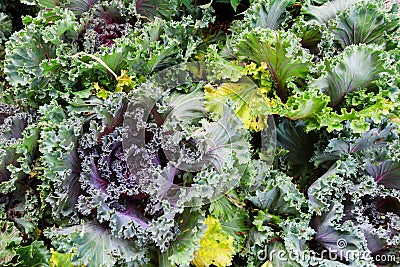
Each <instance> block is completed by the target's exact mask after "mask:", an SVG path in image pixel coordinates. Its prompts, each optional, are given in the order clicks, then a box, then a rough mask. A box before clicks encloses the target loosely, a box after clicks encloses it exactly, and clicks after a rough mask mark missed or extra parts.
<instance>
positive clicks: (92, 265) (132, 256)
mask: <svg viewBox="0 0 400 267" xmlns="http://www.w3.org/2000/svg"><path fill="white" fill-rule="evenodd" d="M46 234H47V236H48V237H49V238H51V240H52V243H53V245H54V247H55V248H56V249H57V250H60V252H64V253H73V255H72V258H71V262H72V263H73V264H74V265H79V264H83V265H85V266H87V267H100V266H104V267H108V266H115V264H116V263H117V261H121V262H126V263H128V264H129V263H132V264H135V263H137V264H140V263H143V260H144V259H145V253H146V248H144V247H140V246H139V245H138V244H135V243H134V242H133V241H130V240H126V239H121V238H116V237H114V236H113V235H111V233H110V231H109V229H107V228H106V227H105V226H101V225H98V224H97V223H94V222H87V223H85V224H82V225H77V226H72V227H69V228H65V229H59V230H58V229H51V230H48V231H47V233H46Z"/></svg>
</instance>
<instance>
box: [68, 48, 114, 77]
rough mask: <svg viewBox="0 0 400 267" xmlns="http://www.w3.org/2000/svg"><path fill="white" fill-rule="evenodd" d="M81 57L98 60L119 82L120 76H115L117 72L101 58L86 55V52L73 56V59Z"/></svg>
mask: <svg viewBox="0 0 400 267" xmlns="http://www.w3.org/2000/svg"><path fill="white" fill-rule="evenodd" d="M81 55H84V56H88V57H90V58H92V59H94V60H96V61H97V62H99V63H100V64H101V65H102V66H103V67H104V68H106V69H107V70H108V71H109V72H110V73H111V74H112V75H113V76H114V78H115V80H117V81H118V75H117V74H115V72H114V71H113V70H112V69H111V68H110V67H109V66H108V65H107V64H106V63H105V62H104V61H103V60H102V59H101V58H99V57H97V56H95V55H92V54H88V53H86V52H79V53H76V54H75V55H73V56H72V57H79V56H81Z"/></svg>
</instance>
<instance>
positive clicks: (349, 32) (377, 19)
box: [329, 1, 399, 48]
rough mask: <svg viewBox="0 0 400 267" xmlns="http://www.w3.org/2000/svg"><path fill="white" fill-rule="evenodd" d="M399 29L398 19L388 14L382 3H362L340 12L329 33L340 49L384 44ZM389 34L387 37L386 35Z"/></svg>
mask: <svg viewBox="0 0 400 267" xmlns="http://www.w3.org/2000/svg"><path fill="white" fill-rule="evenodd" d="M398 28H399V18H398V16H397V15H395V14H388V12H387V10H384V7H383V4H382V3H379V4H377V3H374V2H372V3H369V2H368V1H362V2H360V3H358V4H356V5H354V6H352V7H351V8H350V9H349V10H346V11H344V12H342V13H341V14H340V15H339V17H338V18H337V20H336V21H333V22H332V25H331V26H330V27H329V31H330V32H332V33H333V34H334V38H335V41H336V42H337V43H339V44H340V46H341V47H342V48H345V47H346V46H349V45H352V44H360V43H364V44H377V45H381V44H385V43H386V41H387V38H390V34H391V33H393V32H395V31H396V30H397V29H398ZM388 34H389V35H388Z"/></svg>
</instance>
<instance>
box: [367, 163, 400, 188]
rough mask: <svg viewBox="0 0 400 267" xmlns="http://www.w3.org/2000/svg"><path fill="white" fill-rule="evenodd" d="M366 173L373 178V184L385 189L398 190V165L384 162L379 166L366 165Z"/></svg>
mask: <svg viewBox="0 0 400 267" xmlns="http://www.w3.org/2000/svg"><path fill="white" fill-rule="evenodd" d="M366 172H367V173H368V174H369V175H371V176H372V177H374V179H375V182H377V183H378V184H382V185H383V186H384V187H386V188H390V189H391V188H394V189H400V163H399V162H395V161H384V162H382V163H381V164H379V165H372V164H371V163H367V165H366Z"/></svg>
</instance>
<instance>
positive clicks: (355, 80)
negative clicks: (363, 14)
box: [311, 45, 389, 106]
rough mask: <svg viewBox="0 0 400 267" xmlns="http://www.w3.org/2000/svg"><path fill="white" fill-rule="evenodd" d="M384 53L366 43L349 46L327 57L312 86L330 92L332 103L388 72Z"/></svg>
mask: <svg viewBox="0 0 400 267" xmlns="http://www.w3.org/2000/svg"><path fill="white" fill-rule="evenodd" d="M382 54H383V53H382V50H380V49H378V48H375V47H369V46H366V45H360V46H351V47H348V49H345V51H344V52H343V53H342V54H340V55H339V56H336V57H334V58H332V59H326V60H325V61H324V63H323V66H324V74H323V75H322V76H321V77H320V78H318V79H317V80H314V81H312V82H311V86H312V87H315V88H319V89H320V90H321V91H322V92H324V93H325V94H327V95H329V96H330V98H331V101H330V105H331V106H335V105H337V104H339V103H341V102H342V101H343V99H344V97H345V96H346V94H347V93H350V92H353V91H355V90H357V89H359V88H363V87H368V86H371V85H373V82H374V81H377V80H379V79H380V77H381V76H382V75H383V74H387V73H389V69H388V66H387V65H386V64H387V63H386V62H385V60H384V59H382V56H383V55H382Z"/></svg>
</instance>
